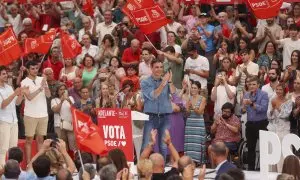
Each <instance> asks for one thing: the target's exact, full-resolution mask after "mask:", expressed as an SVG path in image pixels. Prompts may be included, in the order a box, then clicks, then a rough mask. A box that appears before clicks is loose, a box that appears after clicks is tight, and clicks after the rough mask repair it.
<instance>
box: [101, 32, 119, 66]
mask: <svg viewBox="0 0 300 180" xmlns="http://www.w3.org/2000/svg"><path fill="white" fill-rule="evenodd" d="M118 55H119V48H118V46H117V45H115V40H114V38H113V36H112V35H110V34H106V35H105V36H104V37H103V40H102V44H101V47H100V62H101V63H100V64H101V67H107V66H108V64H109V61H110V60H111V58H112V57H114V56H118Z"/></svg>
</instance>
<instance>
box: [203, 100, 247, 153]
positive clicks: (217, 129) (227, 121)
mask: <svg viewBox="0 0 300 180" xmlns="http://www.w3.org/2000/svg"><path fill="white" fill-rule="evenodd" d="M240 126H241V122H240V120H239V118H238V117H237V116H236V115H234V105H233V104H231V103H229V102H227V103H225V104H224V105H223V106H222V114H220V115H219V116H218V117H216V119H215V121H214V123H213V125H212V126H211V130H210V131H211V133H212V134H214V135H215V138H214V139H213V141H212V144H215V143H217V142H224V144H225V145H226V146H227V148H228V149H229V150H230V151H236V150H237V149H238V142H239V141H240V139H241V136H240ZM210 150H211V147H209V148H208V151H209V152H208V153H209V154H210V153H211V151H210Z"/></svg>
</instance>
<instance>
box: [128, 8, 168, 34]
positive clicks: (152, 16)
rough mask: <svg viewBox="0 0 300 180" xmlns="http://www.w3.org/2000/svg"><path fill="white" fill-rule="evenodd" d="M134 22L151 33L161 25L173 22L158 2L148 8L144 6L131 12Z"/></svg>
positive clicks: (143, 30)
mask: <svg viewBox="0 0 300 180" xmlns="http://www.w3.org/2000/svg"><path fill="white" fill-rule="evenodd" d="M131 14H132V16H133V18H134V21H133V22H134V23H135V25H136V26H138V27H139V28H140V30H141V31H142V32H143V33H145V34H151V33H152V32H154V31H156V30H157V29H159V28H160V27H162V26H164V25H166V24H168V23H170V22H171V20H170V19H167V18H166V15H165V13H164V11H163V10H162V9H161V7H160V6H159V5H158V4H156V5H154V6H151V7H148V8H142V9H139V10H134V11H132V12H131Z"/></svg>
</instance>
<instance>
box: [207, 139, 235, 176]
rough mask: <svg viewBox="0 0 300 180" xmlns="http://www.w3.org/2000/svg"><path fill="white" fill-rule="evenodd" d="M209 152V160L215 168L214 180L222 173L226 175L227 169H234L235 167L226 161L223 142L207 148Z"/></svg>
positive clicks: (226, 150)
mask: <svg viewBox="0 0 300 180" xmlns="http://www.w3.org/2000/svg"><path fill="white" fill-rule="evenodd" d="M209 151H210V152H211V159H212V161H213V163H214V164H216V165H217V167H216V169H215V170H216V174H217V176H216V179H218V177H219V176H220V174H222V173H226V172H227V171H228V170H229V169H234V168H236V166H235V165H234V164H232V163H231V162H228V161H227V155H228V148H227V147H226V145H225V144H224V142H216V143H215V144H212V145H210V146H209Z"/></svg>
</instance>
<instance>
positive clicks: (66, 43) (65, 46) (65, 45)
mask: <svg viewBox="0 0 300 180" xmlns="http://www.w3.org/2000/svg"><path fill="white" fill-rule="evenodd" d="M61 48H62V53H63V58H74V57H76V56H77V55H78V54H80V53H81V50H82V47H81V45H80V44H79V42H78V41H77V40H76V39H74V38H72V37H71V36H70V35H68V34H66V33H62V34H61Z"/></svg>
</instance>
